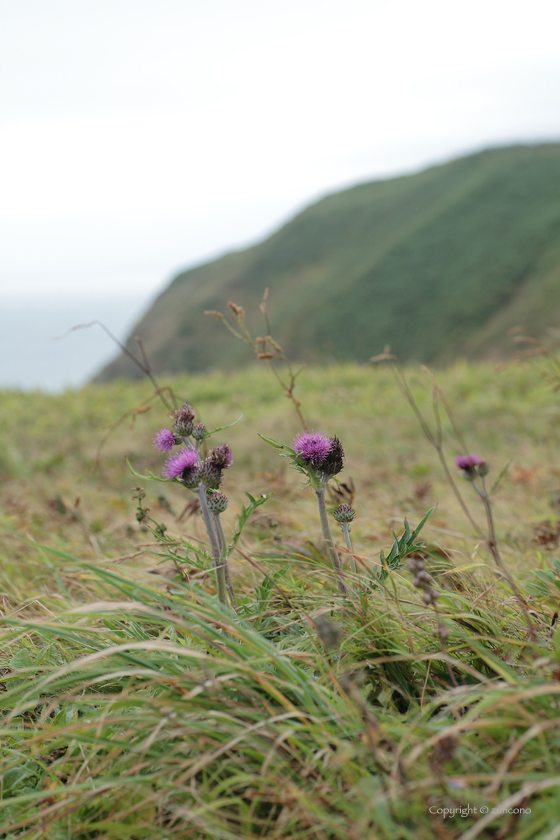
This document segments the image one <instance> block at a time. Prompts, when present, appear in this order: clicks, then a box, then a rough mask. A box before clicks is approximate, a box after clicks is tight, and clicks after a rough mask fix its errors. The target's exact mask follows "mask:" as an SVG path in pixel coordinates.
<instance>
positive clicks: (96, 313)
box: [0, 290, 150, 394]
mask: <svg viewBox="0 0 560 840" xmlns="http://www.w3.org/2000/svg"><path fill="white" fill-rule="evenodd" d="M14 292H15V294H12V295H9V296H5V295H4V296H2V297H0V388H2V389H16V390H20V391H34V390H41V391H44V392H46V393H53V394H55V393H60V392H62V391H64V390H66V389H67V388H80V387H81V386H82V385H85V384H86V383H87V382H88V381H89V380H90V379H91V378H92V377H93V376H94V375H95V374H96V373H97V372H98V371H100V370H101V368H103V367H104V365H106V364H107V363H108V362H109V361H111V359H113V358H114V357H115V356H117V355H118V353H119V348H118V347H117V346H116V344H115V343H114V342H113V341H112V340H111V339H110V338H109V336H108V335H106V333H105V332H104V331H103V329H101V327H99V326H98V325H97V324H92V325H91V326H89V327H85V326H81V325H85V324H91V322H93V321H100V322H102V323H103V324H105V326H106V327H107V328H108V329H109V330H110V331H111V332H112V333H113V334H114V335H115V336H116V338H118V339H119V340H120V341H123V340H124V339H125V338H126V337H127V336H128V335H129V334H130V331H131V330H132V328H133V327H134V325H135V324H136V323H137V322H138V320H139V319H140V317H141V316H142V315H143V314H144V312H145V311H146V310H147V308H148V306H149V303H150V297H149V296H148V295H146V296H143V297H142V298H138V297H137V296H136V295H133V294H127V295H120V296H115V295H109V294H108V295H106V296H102V295H99V296H96V297H91V298H88V297H79V298H71V297H68V296H61V295H56V296H51V297H48V296H46V295H44V294H43V295H41V296H38V297H33V296H30V295H25V296H24V297H18V295H17V290H14Z"/></svg>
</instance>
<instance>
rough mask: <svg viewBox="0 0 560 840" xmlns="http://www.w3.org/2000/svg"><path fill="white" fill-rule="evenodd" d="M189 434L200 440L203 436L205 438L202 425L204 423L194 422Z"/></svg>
mask: <svg viewBox="0 0 560 840" xmlns="http://www.w3.org/2000/svg"><path fill="white" fill-rule="evenodd" d="M191 434H192V436H193V438H194V439H195V440H202V439H203V438H205V437H206V426H205V425H204V423H195V425H194V426H193V427H192V432H191Z"/></svg>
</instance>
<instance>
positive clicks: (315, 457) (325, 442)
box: [292, 429, 332, 467]
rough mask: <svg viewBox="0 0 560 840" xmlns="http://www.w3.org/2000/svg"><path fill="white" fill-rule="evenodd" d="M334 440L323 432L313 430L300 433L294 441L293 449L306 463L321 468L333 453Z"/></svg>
mask: <svg viewBox="0 0 560 840" xmlns="http://www.w3.org/2000/svg"><path fill="white" fill-rule="evenodd" d="M331 447H332V440H331V439H330V438H328V437H327V436H326V435H323V434H321V432H316V431H315V430H313V429H312V430H311V431H310V432H300V433H299V435H296V436H295V438H294V439H293V441H292V449H295V451H296V452H297V453H298V455H301V457H302V459H303V460H304V461H307V462H308V463H310V464H312V465H313V466H314V467H319V466H320V465H321V464H322V462H323V461H324V460H325V458H326V457H327V455H328V454H329V452H330V451H331Z"/></svg>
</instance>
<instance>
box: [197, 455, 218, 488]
mask: <svg viewBox="0 0 560 840" xmlns="http://www.w3.org/2000/svg"><path fill="white" fill-rule="evenodd" d="M199 475H200V479H201V481H203V482H204V484H205V485H206V486H207V487H210V488H211V489H212V490H219V489H220V485H221V483H222V470H221V469H220V468H219V467H217V466H216V464H214V463H213V462H212V461H211V460H210V459H209V458H207V459H206V461H204V462H203V463H202V465H201V467H200V470H199Z"/></svg>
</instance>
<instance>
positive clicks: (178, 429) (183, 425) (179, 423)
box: [173, 420, 193, 438]
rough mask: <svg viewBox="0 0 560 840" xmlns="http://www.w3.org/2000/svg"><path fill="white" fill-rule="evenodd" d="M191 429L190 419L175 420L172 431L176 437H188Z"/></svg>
mask: <svg viewBox="0 0 560 840" xmlns="http://www.w3.org/2000/svg"><path fill="white" fill-rule="evenodd" d="M192 430H193V424H192V420H188V421H187V420H175V423H174V425H173V431H174V433H175V434H176V435H177V436H178V437H180V438H184V437H189V435H192Z"/></svg>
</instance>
